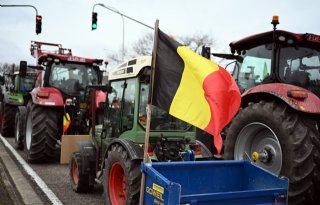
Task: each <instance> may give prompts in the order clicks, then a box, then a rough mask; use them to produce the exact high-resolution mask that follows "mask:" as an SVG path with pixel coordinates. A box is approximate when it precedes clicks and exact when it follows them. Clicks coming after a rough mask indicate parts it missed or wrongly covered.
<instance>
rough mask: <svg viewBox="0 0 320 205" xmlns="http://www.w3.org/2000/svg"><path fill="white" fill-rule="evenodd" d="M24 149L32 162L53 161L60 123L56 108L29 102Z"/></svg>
mask: <svg viewBox="0 0 320 205" xmlns="http://www.w3.org/2000/svg"><path fill="white" fill-rule="evenodd" d="M27 110H28V112H27V122H26V123H27V124H26V134H25V139H24V150H25V153H26V156H27V160H28V161H29V162H30V163H42V162H49V161H52V160H53V159H54V157H55V152H56V144H57V139H58V138H59V133H60V132H59V124H58V117H57V112H56V110H55V109H54V108H50V107H43V106H38V105H35V104H28V108H27Z"/></svg>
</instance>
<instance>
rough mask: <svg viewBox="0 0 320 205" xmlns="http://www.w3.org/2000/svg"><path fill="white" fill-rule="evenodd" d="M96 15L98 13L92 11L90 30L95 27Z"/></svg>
mask: <svg viewBox="0 0 320 205" xmlns="http://www.w3.org/2000/svg"><path fill="white" fill-rule="evenodd" d="M97 17H98V13H96V12H92V24H91V30H95V29H97V21H98V19H97Z"/></svg>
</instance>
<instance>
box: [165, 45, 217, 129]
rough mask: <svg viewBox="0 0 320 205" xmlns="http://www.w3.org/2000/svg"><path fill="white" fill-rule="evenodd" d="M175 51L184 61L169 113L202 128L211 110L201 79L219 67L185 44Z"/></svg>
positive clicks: (208, 120) (204, 126) (208, 118)
mask: <svg viewBox="0 0 320 205" xmlns="http://www.w3.org/2000/svg"><path fill="white" fill-rule="evenodd" d="M177 52H178V54H179V55H180V57H181V58H182V59H183V61H184V70H183V74H182V78H181V82H180V85H179V87H178V90H177V92H176V94H175V96H174V98H173V101H172V103H171V106H170V110H169V113H170V114H171V115H173V116H175V117H177V118H180V119H183V120H184V121H186V122H188V123H190V124H193V125H195V126H197V127H199V128H201V129H204V128H206V127H207V125H208V124H209V122H210V120H211V111H210V106H209V104H208V102H207V100H206V98H205V93H204V90H203V87H202V86H203V81H204V79H205V78H206V77H207V76H208V75H209V74H211V73H212V72H215V71H217V70H218V69H219V67H218V66H217V65H216V64H214V63H212V62H211V61H209V60H207V59H204V58H203V57H201V56H199V55H197V54H196V53H194V52H192V51H191V50H190V49H189V48H187V47H185V46H180V47H178V49H177Z"/></svg>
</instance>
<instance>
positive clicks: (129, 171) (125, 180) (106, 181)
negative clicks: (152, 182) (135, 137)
mask: <svg viewBox="0 0 320 205" xmlns="http://www.w3.org/2000/svg"><path fill="white" fill-rule="evenodd" d="M140 163H141V160H131V159H130V158H129V156H128V153H127V151H126V150H125V149H124V148H123V147H122V146H121V145H113V146H112V147H111V150H109V151H108V158H107V159H106V161H105V168H104V170H103V174H104V177H103V191H104V192H103V199H104V200H105V204H112V205H124V204H126V205H136V204H139V194H140V181H141V172H140Z"/></svg>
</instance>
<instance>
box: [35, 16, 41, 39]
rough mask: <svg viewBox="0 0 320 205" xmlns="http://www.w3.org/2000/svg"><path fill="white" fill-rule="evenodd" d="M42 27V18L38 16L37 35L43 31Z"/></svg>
mask: <svg viewBox="0 0 320 205" xmlns="http://www.w3.org/2000/svg"><path fill="white" fill-rule="evenodd" d="M41 27H42V16H39V15H37V16H36V33H37V35H38V34H39V33H41V30H42V28H41Z"/></svg>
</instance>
